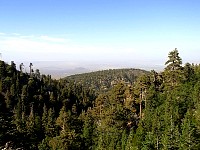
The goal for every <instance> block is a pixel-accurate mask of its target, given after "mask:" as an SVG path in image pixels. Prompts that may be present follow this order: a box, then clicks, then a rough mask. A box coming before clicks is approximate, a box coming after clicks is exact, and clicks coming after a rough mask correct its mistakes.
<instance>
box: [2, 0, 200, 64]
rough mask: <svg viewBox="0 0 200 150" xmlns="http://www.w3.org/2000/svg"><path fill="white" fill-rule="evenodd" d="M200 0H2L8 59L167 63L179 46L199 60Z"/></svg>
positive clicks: (185, 58) (183, 54)
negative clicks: (170, 55) (172, 52)
mask: <svg viewBox="0 0 200 150" xmlns="http://www.w3.org/2000/svg"><path fill="white" fill-rule="evenodd" d="M199 6H200V1H199V0H0V53H2V59H3V60H5V61H8V62H9V61H11V60H14V61H17V62H27V61H30V62H34V61H48V62H49V61H52V62H54V61H55V62H56V61H67V62H69V63H70V64H73V63H74V64H76V65H78V64H79V65H80V66H81V64H84V63H85V64H98V65H99V66H100V65H101V64H103V65H104V66H105V64H107V65H108V66H115V67H116V66H120V67H134V65H135V64H146V65H152V66H153V65H155V66H156V65H163V64H164V62H166V60H167V56H168V53H169V51H172V50H174V49H175V48H177V49H178V50H179V53H180V56H181V57H182V59H183V62H190V63H192V62H194V63H199V55H198V54H199V53H198V52H199V50H200V44H199V41H200V9H199Z"/></svg>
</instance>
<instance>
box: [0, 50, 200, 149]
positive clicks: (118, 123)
mask: <svg viewBox="0 0 200 150" xmlns="http://www.w3.org/2000/svg"><path fill="white" fill-rule="evenodd" d="M165 65H166V67H165V69H164V71H162V72H159V73H158V72H156V71H151V72H146V71H143V70H137V69H121V70H108V71H99V72H94V73H88V74H84V75H75V76H71V77H67V78H64V79H60V80H54V79H52V78H51V76H50V75H41V74H40V72H39V70H38V69H37V70H35V71H34V70H32V66H33V64H32V63H30V66H29V67H30V72H29V73H25V72H23V69H22V68H23V64H20V70H17V69H16V65H15V63H14V62H11V64H10V65H8V64H6V63H5V62H4V61H0V125H1V126H0V147H1V149H3V148H5V149H9V148H12V149H17V148H18V149H20V148H21V149H25V150H29V149H30V150H32V149H34V150H35V149H36V150H37V149H38V150H73V149H74V150H78V149H79V150H102V149H106V150H115V149H116V150H137V149H141V150H151V149H152V150H154V149H157V150H158V149H164V150H165V149H166V150H167V149H173V150H174V149H180V150H187V149H188V150H193V149H200V145H199V141H200V117H199V116H200V65H195V64H190V63H186V64H184V65H183V64H182V59H181V57H180V56H179V52H178V50H177V49H175V50H173V51H171V52H169V55H168V60H167V61H166V64H165ZM135 71H136V72H137V73H136V72H135ZM111 83H113V84H111ZM105 88H106V90H105Z"/></svg>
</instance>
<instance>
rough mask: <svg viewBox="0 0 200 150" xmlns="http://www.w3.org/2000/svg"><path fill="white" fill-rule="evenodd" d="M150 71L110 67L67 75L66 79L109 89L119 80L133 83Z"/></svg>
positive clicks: (104, 89)
mask: <svg viewBox="0 0 200 150" xmlns="http://www.w3.org/2000/svg"><path fill="white" fill-rule="evenodd" d="M148 73H149V71H146V70H142V69H134V68H125V69H109V70H102V71H95V72H90V73H83V74H76V75H71V76H67V77H65V78H64V79H66V80H69V81H72V82H75V83H76V84H81V85H82V86H84V87H85V88H89V89H92V90H95V91H98V92H104V91H108V90H109V89H110V88H112V87H113V86H114V85H116V84H117V83H119V82H124V83H125V84H127V85H132V84H133V83H134V82H135V81H136V79H137V77H138V76H140V75H142V74H148Z"/></svg>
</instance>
